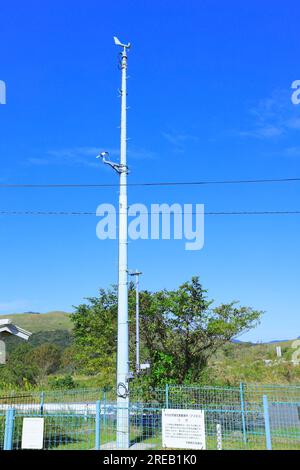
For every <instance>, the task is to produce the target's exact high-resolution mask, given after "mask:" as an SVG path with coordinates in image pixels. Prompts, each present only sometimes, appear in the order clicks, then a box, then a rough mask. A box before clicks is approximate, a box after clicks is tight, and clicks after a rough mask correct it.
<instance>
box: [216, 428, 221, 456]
mask: <svg viewBox="0 0 300 470" xmlns="http://www.w3.org/2000/svg"><path fill="white" fill-rule="evenodd" d="M216 430H217V450H222V427H221V424H220V423H217V425H216Z"/></svg>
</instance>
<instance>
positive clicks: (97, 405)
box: [95, 400, 101, 450]
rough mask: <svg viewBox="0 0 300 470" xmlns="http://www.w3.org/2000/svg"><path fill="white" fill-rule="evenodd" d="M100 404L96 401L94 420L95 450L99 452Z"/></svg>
mask: <svg viewBox="0 0 300 470" xmlns="http://www.w3.org/2000/svg"><path fill="white" fill-rule="evenodd" d="M100 419H101V402H100V400H97V401H96V419H95V427H96V429H95V450H100V447H101V422H100Z"/></svg>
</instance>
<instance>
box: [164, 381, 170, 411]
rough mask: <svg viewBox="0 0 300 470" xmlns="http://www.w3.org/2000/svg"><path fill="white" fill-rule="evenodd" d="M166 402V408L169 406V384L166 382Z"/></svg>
mask: <svg viewBox="0 0 300 470" xmlns="http://www.w3.org/2000/svg"><path fill="white" fill-rule="evenodd" d="M165 403H166V408H169V384H166V390H165Z"/></svg>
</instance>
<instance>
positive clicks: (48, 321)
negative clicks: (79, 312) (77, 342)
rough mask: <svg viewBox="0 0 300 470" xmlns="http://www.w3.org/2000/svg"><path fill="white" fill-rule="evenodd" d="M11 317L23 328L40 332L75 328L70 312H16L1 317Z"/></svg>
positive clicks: (0, 316)
mask: <svg viewBox="0 0 300 470" xmlns="http://www.w3.org/2000/svg"><path fill="white" fill-rule="evenodd" d="M3 318H10V319H11V320H12V321H13V322H15V323H16V324H17V325H18V326H20V327H21V328H24V329H25V330H28V331H30V332H31V333H38V332H42V331H57V330H67V331H71V330H72V328H73V325H72V322H71V320H70V314H69V313H66V312H49V313H43V314H35V313H16V314H13V315H0V319H3Z"/></svg>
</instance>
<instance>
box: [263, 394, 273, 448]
mask: <svg viewBox="0 0 300 470" xmlns="http://www.w3.org/2000/svg"><path fill="white" fill-rule="evenodd" d="M263 406H264V420H265V433H266V447H267V450H272V439H271V427H270V415H269V404H268V397H267V395H263Z"/></svg>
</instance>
